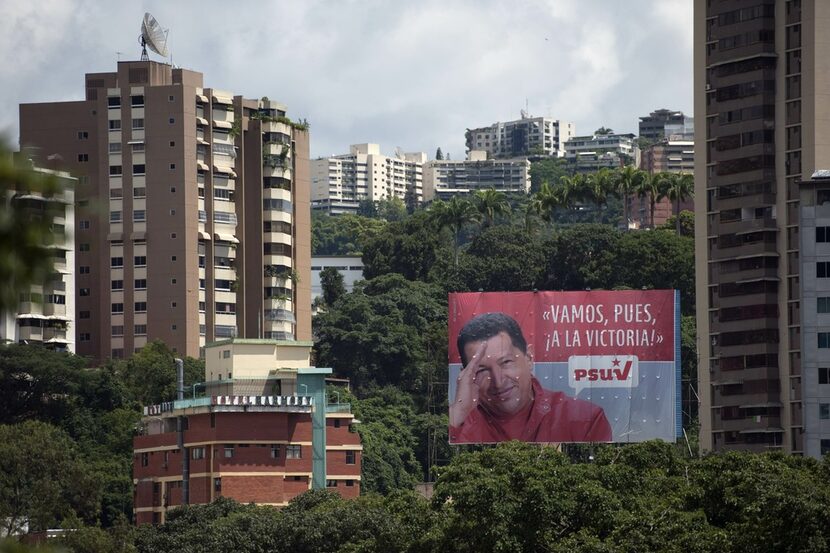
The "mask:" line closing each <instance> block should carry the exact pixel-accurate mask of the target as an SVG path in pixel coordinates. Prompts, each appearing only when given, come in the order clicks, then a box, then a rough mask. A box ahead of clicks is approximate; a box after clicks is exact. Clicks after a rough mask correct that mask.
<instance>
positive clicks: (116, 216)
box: [110, 211, 121, 223]
mask: <svg viewBox="0 0 830 553" xmlns="http://www.w3.org/2000/svg"><path fill="white" fill-rule="evenodd" d="M120 222H121V212H120V211H110V223H120Z"/></svg>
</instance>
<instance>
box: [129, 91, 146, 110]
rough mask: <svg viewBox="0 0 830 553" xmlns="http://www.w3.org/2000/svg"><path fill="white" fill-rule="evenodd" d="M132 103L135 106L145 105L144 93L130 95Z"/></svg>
mask: <svg viewBox="0 0 830 553" xmlns="http://www.w3.org/2000/svg"><path fill="white" fill-rule="evenodd" d="M130 105H131V106H132V107H134V108H140V107H144V95H143V94H137V95H135V96H130Z"/></svg>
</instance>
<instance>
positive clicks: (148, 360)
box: [119, 340, 205, 405]
mask: <svg viewBox="0 0 830 553" xmlns="http://www.w3.org/2000/svg"><path fill="white" fill-rule="evenodd" d="M119 365H120V366H119V372H120V374H121V376H122V378H123V380H124V383H125V385H126V386H127V390H128V393H129V394H130V396H131V398H132V399H133V400H134V401H136V402H137V403H139V404H141V405H152V404H154V403H161V402H163V401H171V400H172V399H175V397H176V364H175V357H174V355H173V351H172V350H171V349H170V348H169V347H167V345H166V344H165V343H164V342H162V341H161V340H153V341H151V342H149V343H147V344H146V345H145V346H144V347H143V348H141V351H139V352H138V353H136V354H135V355H133V356H132V357H131V358H130V359H128V360H126V361H122V362H121V363H120V364H119ZM204 381H205V363H204V361H200V360H198V359H193V358H190V357H188V358H185V359H184V384H185V387H186V388H189V387H190V386H191V385H193V384H196V383H199V382H204Z"/></svg>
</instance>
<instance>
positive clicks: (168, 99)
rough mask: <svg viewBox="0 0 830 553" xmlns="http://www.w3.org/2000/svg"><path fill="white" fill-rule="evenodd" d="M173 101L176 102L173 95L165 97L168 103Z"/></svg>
mask: <svg viewBox="0 0 830 553" xmlns="http://www.w3.org/2000/svg"><path fill="white" fill-rule="evenodd" d="M175 100H176V97H175V96H173V95H170V96H168V97H167V101H168V102H174V101H175Z"/></svg>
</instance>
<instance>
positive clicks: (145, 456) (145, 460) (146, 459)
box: [141, 453, 150, 467]
mask: <svg viewBox="0 0 830 553" xmlns="http://www.w3.org/2000/svg"><path fill="white" fill-rule="evenodd" d="M149 464H150V454H149V453H142V454H141V466H142V467H146V466H148V465H149Z"/></svg>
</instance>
